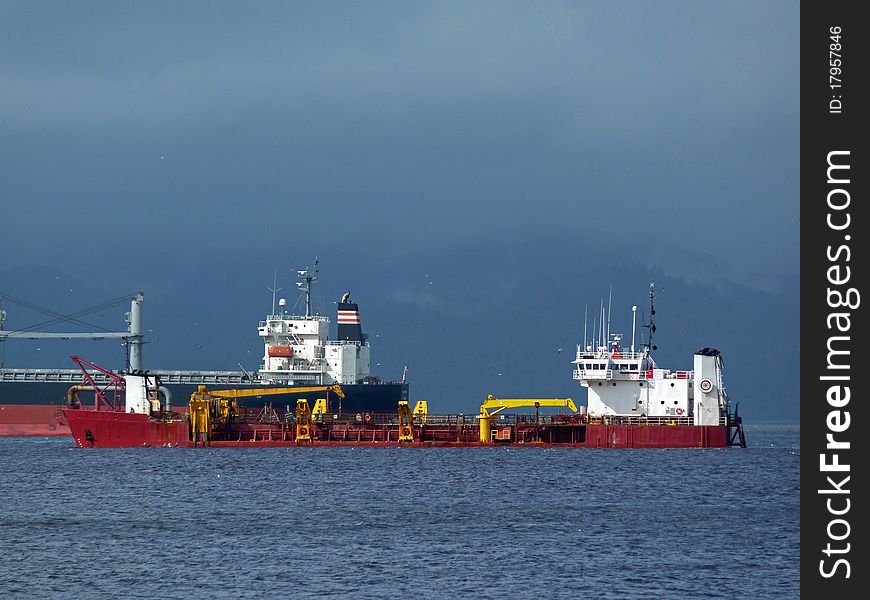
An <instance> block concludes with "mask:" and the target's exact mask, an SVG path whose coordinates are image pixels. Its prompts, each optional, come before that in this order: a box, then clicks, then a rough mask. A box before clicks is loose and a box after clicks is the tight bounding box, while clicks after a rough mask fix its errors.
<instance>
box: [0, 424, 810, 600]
mask: <svg viewBox="0 0 870 600" xmlns="http://www.w3.org/2000/svg"><path fill="white" fill-rule="evenodd" d="M747 435H748V438H749V444H750V447H749V448H747V449H739V448H730V449H724V450H721V449H720V450H593V449H534V448H509V449H506V448H473V449H471V448H470V449H425V450H423V449H386V448H385V449H371V448H321V449H301V448H300V449H291V448H281V449H221V450H210V449H205V450H202V449H196V450H183V449H130V450H127V449H124V450H110V449H105V450H84V449H78V448H75V447H74V446H73V445H72V442H71V440H68V439H65V438H61V439H52V438H6V439H2V438H0V460H2V464H3V469H2V470H0V502H2V516H0V596H2V597H28V596H32V597H37V596H39V597H44V596H48V597H103V598H114V597H125V598H149V599H150V598H211V597H228V598H237V597H245V598H261V597H293V598H307V597H317V598H321V597H353V598H384V597H405V598H407V597H420V598H446V597H451V596H458V595H462V596H463V597H472V598H504V597H509V598H675V599H679V598H736V597H743V598H797V597H798V596H799V591H798V586H799V576H798V565H799V562H798V561H799V551H798V538H799V533H800V527H799V509H800V503H799V498H798V496H799V491H800V488H799V461H800V442H799V429H798V427H797V426H763V425H756V426H748V427H747Z"/></svg>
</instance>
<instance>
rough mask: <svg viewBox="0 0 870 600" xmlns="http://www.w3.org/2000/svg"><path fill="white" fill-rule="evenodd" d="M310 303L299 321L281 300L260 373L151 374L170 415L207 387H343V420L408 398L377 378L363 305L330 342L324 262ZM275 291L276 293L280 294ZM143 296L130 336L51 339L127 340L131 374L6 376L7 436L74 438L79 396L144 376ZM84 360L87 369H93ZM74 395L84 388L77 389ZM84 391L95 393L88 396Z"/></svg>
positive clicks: (280, 403)
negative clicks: (321, 285) (318, 300)
mask: <svg viewBox="0 0 870 600" xmlns="http://www.w3.org/2000/svg"><path fill="white" fill-rule="evenodd" d="M297 275H298V278H299V282H298V283H297V287H298V288H299V290H300V292H301V296H300V299H301V300H302V301H303V302H304V313H302V314H291V313H289V312H288V311H287V306H286V301H285V300H284V299H283V298H281V299H280V300H278V302H277V305H276V297H275V292H273V294H272V310H271V312H270V314H268V315H266V317H265V319H263V320H262V321H260V323H259V325H258V328H257V331H258V335H259V337H260V339H261V340H262V343H263V359H262V363H261V365H260V368H259V370H257V371H254V372H250V371H246V370H239V371H189V370H188V371H185V370H161V369H154V370H150V371H147V373H146V375H147V376H148V380H149V381H150V382H151V385H152V387H153V388H154V389H155V390H157V391H158V392H159V394H160V396H161V398H162V399H163V402H164V403H166V404H167V405H168V406H169V407H170V409H171V407H172V406H173V404H180V406H182V407H186V405H187V400H188V399H189V398H190V396H191V394H193V393H194V392H196V390H197V388H198V387H199V386H201V385H206V386H211V387H215V386H218V387H233V388H237V389H246V390H257V389H275V388H281V389H288V390H292V389H294V388H305V387H311V386H327V385H332V384H340V385H341V386H342V390H343V392H344V396H343V397H340V398H336V401H335V403H334V404H333V405H330V406H329V410H331V411H334V412H336V413H339V414H341V413H345V412H353V413H354V414H356V413H358V412H361V411H362V412H377V411H385V410H392V409H393V408H394V407H395V406H396V405H397V403H398V402H399V401H400V400H407V399H408V383H407V381H406V378H405V376H404V375H403V377H402V381H390V380H386V379H382V378H380V377H377V376H374V375H372V374H371V346H370V344H369V340H368V336H367V335H366V334H364V333H363V331H362V325H361V321H360V312H359V306H358V304H357V303H356V302H354V301H352V300H351V298H350V294H349V293H346V294H344V296H343V297H342V298H341V301H340V302H339V303H338V310H337V326H336V328H335V330H334V331H335V337H331V336H330V333H331V332H330V320H329V318H327V317H325V316H322V315H320V314H319V311H316V310H315V309H314V307H313V306H312V289H313V285H314V283H315V282H316V281H317V280H318V269H317V262H316V261H315V263H314V266H313V267H310V268H306V269H301V270H298V271H297ZM272 289H274V287H273V288H272ZM143 301H144V295H143V294H142V293H141V292H140V293H138V294H136V295H135V296H134V297H133V298H132V299H131V300H130V302H131V304H130V312H129V313H127V325H128V327H127V331H125V332H118V333H98V334H43V335H50V336H52V337H86V336H87V335H91V337H92V338H96V339H122V340H123V341H124V342H125V343H126V345H127V348H128V360H127V365H126V366H125V369H122V370H119V371H114V372H113V371H107V370H105V369H99V368H96V366H95V365H91V366H90V367H86V368H85V369H84V370H82V369H81V368H80V369H72V368H70V369H11V368H3V369H0V436H50V435H58V436H68V435H70V429H69V425H68V422H67V419H66V417H65V416H64V414H63V410H62V409H63V408H65V407H66V406H68V405H69V404H83V405H89V403H90V400H86V399H80V398H79V396H83V395H85V393H87V392H93V391H94V389H93V388H95V387H97V388H105V387H106V386H108V387H114V388H117V387H118V385H119V383H118V381H119V379H118V377H120V378H121V379H120V381H121V382H123V376H124V374H125V373H128V374H130V373H138V372H143V365H142V344H143V342H144V336H143V331H144V329H143V325H142V304H143ZM0 333H2V334H3V338H4V339H10V338H15V337H21V338H28V337H35V335H36V334H34V333H17V332H8V331H4V332H0ZM88 364H89V363H86V362H85V361H81V362H80V363H79V366H80V367H81V366H83V365H88ZM71 388H77V389H74V390H71ZM83 388H89V389H87V390H85V389H83ZM267 401H268V402H269V403H271V404H272V405H274V406H276V407H279V408H278V410H282V409H283V410H286V407H287V406H288V405H291V404H294V403H295V402H296V398H295V397H294V396H293V394H292V391H290V392H288V393H287V394H284V395H270V396H268V400H267ZM239 407H240V410H242V411H246V410H247V411H254V412H256V411H259V410H260V409H262V408H263V407H264V401H263V400H262V399H261V398H260V397H258V396H257V395H256V394H254V395H251V396H246V397H244V398H242V399H240V400H239Z"/></svg>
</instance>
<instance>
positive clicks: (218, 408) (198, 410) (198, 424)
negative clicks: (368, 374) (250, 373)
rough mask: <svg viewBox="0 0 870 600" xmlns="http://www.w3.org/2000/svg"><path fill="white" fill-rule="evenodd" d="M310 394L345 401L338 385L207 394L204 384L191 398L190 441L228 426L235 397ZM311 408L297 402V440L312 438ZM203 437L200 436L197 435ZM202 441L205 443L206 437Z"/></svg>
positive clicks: (238, 390) (304, 401)
mask: <svg viewBox="0 0 870 600" xmlns="http://www.w3.org/2000/svg"><path fill="white" fill-rule="evenodd" d="M310 392H326V394H327V397H328V395H329V393H330V392H332V393H334V394H335V395H337V396H338V397H339V398H344V390H342V389H341V386H340V385H316V386H310V387H274V388H253V389H244V390H240V389H232V390H215V391H208V390H207V389H206V387H205V386H204V385H201V386H198V388H197V390H196V391H195V392H194V393H193V394H191V395H190V428H191V435H192V436H193V437H192V439H193V440H194V441H196V440H197V434H204V436H208V435H209V434H210V433H211V432H212V431H213V430H214V428H215V426H217V425H218V424H224V425H226V426H229V424H230V423H231V421H232V418H233V417H234V416H235V411H236V404H235V402H232V400H233V399H235V398H251V397H257V396H276V395H281V394H306V393H310ZM310 436H311V409H309V408H308V400H305V399H300V400H298V401H297V402H296V437H297V439H311V437H310ZM200 437H202V435H200ZM202 441H204V442H207V441H208V438H207V437H205V438H204V439H203V440H202Z"/></svg>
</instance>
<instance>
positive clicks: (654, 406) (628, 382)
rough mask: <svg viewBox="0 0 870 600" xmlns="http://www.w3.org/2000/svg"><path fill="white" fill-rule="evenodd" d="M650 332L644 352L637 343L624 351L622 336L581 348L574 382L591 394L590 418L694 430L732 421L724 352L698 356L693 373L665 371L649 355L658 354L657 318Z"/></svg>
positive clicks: (704, 350) (706, 351) (701, 352)
mask: <svg viewBox="0 0 870 600" xmlns="http://www.w3.org/2000/svg"><path fill="white" fill-rule="evenodd" d="M654 298H655V290H654V288H653V286H652V285H651V286H650V315H654V314H655V309H654V305H653V300H654ZM632 310H633V312H634V309H632ZM608 321H609V318H608ZM645 327H647V328H649V331H650V340H649V341H648V343H647V344H644V345H643V349H642V350H641V351H640V352H636V351H635V350H634V343H633V341H632V345H631V348H630V349H628V350H623V348H622V347H621V338H622V336H621V335H619V334H614V335H609V334H607V333H605V334H604V335H606V336H607V337H608V338H609V339H608V344H607V345H604V344H601V343H593V344H591V345H589V344H581V345H578V346H577V355H576V358H575V359H574V360H573V361H572V364H574V365H575V367H574V379H575V380H578V381H580V385H582V386H583V387H585V388H587V389H588V400H587V412H588V414H589V417H590V418H601V417H636V418H639V419H644V418H659V419H660V418H671V419H677V420H679V421H680V422H686V421H688V422H691V423H693V424H694V425H719V424H720V423H722V422H723V421H724V420H725V419H727V415H728V395H727V394H726V392H725V386H724V384H723V381H722V357H721V355H720V354H719V351H718V350H716V349H713V348H702V349H700V350H698V351H697V352H696V353H695V357H694V365H693V367H694V368H693V370H691V371H671V370H670V369H661V368H659V366H658V365H657V364H656V362H655V360H654V359H653V357H652V355H651V354H650V349H655V346H652V334H653V333H654V332H655V325H654V324H653V323H652V317H650V323H649V324H648V325H646V326H645ZM632 329H634V326H632Z"/></svg>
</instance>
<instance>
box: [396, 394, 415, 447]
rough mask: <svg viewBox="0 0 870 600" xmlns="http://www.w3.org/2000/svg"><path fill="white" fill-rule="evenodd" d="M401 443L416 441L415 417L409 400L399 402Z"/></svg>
mask: <svg viewBox="0 0 870 600" xmlns="http://www.w3.org/2000/svg"><path fill="white" fill-rule="evenodd" d="M399 441H400V442H413V441H414V416H413V415H412V414H411V407H410V406H409V405H408V401H407V400H399Z"/></svg>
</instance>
